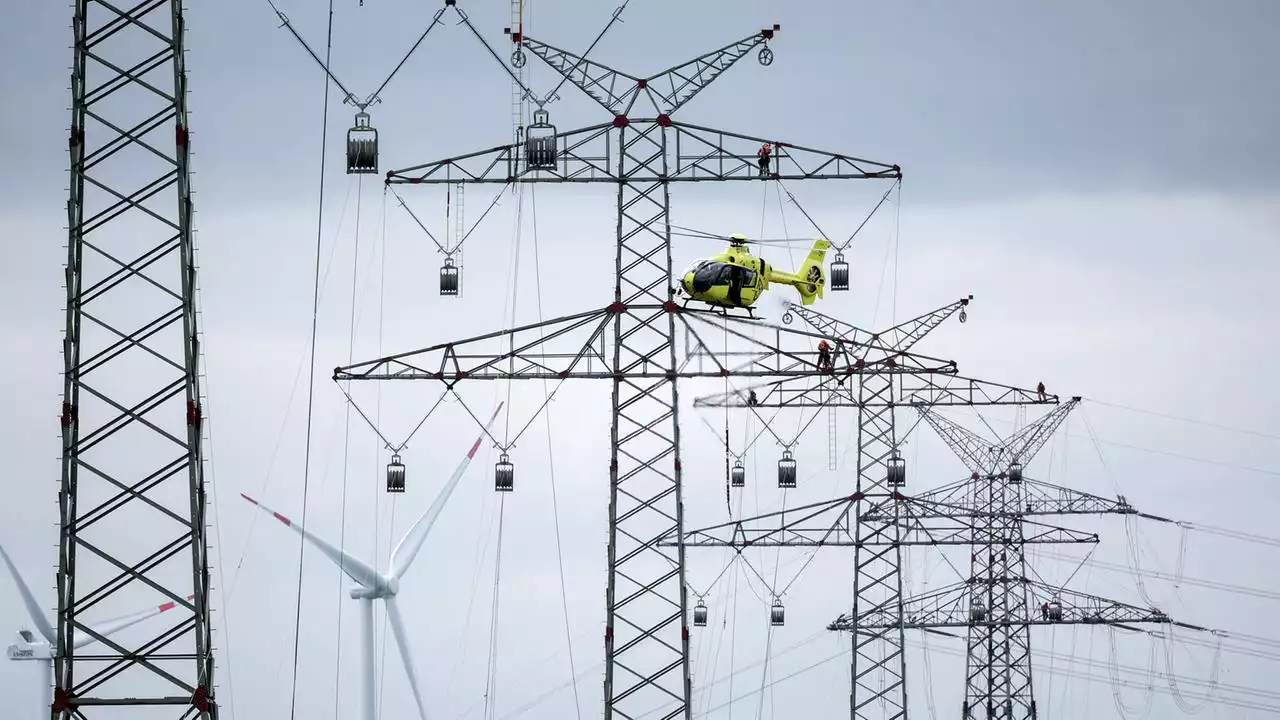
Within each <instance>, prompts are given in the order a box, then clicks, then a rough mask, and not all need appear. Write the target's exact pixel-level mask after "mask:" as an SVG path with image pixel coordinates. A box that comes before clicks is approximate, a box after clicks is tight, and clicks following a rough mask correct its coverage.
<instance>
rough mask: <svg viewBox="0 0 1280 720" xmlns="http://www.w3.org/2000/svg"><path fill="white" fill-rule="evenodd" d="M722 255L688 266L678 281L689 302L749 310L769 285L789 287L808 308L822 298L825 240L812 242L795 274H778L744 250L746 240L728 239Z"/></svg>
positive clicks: (743, 236) (827, 245)
mask: <svg viewBox="0 0 1280 720" xmlns="http://www.w3.org/2000/svg"><path fill="white" fill-rule="evenodd" d="M728 240H729V247H727V248H725V250H724V252H722V253H720V254H719V255H715V256H713V257H710V258H706V259H704V260H699V261H697V262H695V263H694V264H693V265H691V266H690V267H689V268H688V269H687V270H685V271H684V274H683V275H682V276H681V279H680V289H681V290H683V294H685V295H687V296H688V297H689V298H690V299H692V300H699V301H701V302H705V303H707V304H708V305H713V306H716V307H722V308H747V309H750V308H751V306H752V305H753V304H755V302H756V300H759V299H760V296H761V295H764V292H765V291H766V290H768V289H769V283H779V284H783V285H790V286H792V287H794V288H795V289H796V290H797V291H799V293H800V302H801V303H802V304H804V305H811V304H813V301H814V300H815V299H817V298H820V297H822V291H823V289H824V288H825V287H826V284H827V278H826V274H825V273H824V272H823V271H822V259H823V256H824V255H825V254H826V252H827V249H828V248H830V247H831V243H830V242H828V241H827V240H826V239H824V238H818V239H817V240H814V242H813V248H812V249H811V250H809V255H808V256H807V257H806V258H805V259H804V262H803V263H801V264H800V268H799V269H798V270H796V271H795V272H794V273H789V272H784V271H782V270H779V269H777V268H775V267H773V266H772V265H770V264H769V263H767V262H765V260H764V258H762V257H758V256H756V255H752V254H751V251H750V250H749V249H747V243H748V242H750V241H748V240H747V238H746V236H745V235H743V234H741V233H734V234H733V235H730V236H729V237H728Z"/></svg>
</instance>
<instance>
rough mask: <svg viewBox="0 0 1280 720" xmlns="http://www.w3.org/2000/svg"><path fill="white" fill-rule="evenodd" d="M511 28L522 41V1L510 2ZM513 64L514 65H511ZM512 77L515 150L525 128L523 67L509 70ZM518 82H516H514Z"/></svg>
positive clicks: (522, 142)
mask: <svg viewBox="0 0 1280 720" xmlns="http://www.w3.org/2000/svg"><path fill="white" fill-rule="evenodd" d="M511 27H512V28H514V29H515V30H516V32H519V33H521V36H520V38H521V40H522V41H523V39H524V35H523V33H524V0H511ZM521 47H522V46H521V45H520V44H519V43H517V44H516V48H515V49H516V50H517V51H519V50H520V48H521ZM513 64H514V63H513ZM511 72H512V74H513V75H514V77H513V78H512V80H511V135H512V138H513V140H512V141H513V142H514V143H515V144H516V146H517V150H519V148H520V147H522V146H523V145H524V126H525V122H524V120H525V107H524V105H525V99H524V91H523V90H522V89H521V87H520V85H521V83H523V82H524V65H523V64H521V66H520V67H513V68H511ZM517 79H518V80H519V82H517V81H516V80H517ZM523 154H524V153H523V152H520V153H518V155H517V157H522V156H523Z"/></svg>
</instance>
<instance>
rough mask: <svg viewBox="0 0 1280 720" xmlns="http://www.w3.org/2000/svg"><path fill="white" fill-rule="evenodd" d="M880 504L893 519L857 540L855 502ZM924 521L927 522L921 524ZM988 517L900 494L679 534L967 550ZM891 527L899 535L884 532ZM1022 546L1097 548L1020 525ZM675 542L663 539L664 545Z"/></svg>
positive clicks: (1075, 536) (1076, 535) (776, 543)
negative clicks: (890, 509) (893, 512)
mask: <svg viewBox="0 0 1280 720" xmlns="http://www.w3.org/2000/svg"><path fill="white" fill-rule="evenodd" d="M877 496H879V497H880V498H883V500H884V502H886V503H892V504H894V505H895V506H897V507H898V509H899V513H898V514H897V516H896V517H890V518H888V519H886V520H884V521H883V522H882V523H881V524H882V525H883V526H884V531H883V532H880V533H878V534H875V535H874V536H870V537H869V536H867V535H864V536H863V537H861V538H858V537H856V535H855V533H854V527H853V525H854V524H853V522H852V518H853V514H854V508H855V507H856V504H857V503H858V501H859V500H863V499H875V498H876V497H877ZM926 520H928V522H925V521H926ZM990 520H991V518H990V517H989V516H984V515H977V514H973V513H966V512H965V511H964V509H963V508H960V507H956V506H949V505H944V504H941V503H937V502H933V501H921V500H919V499H917V498H913V497H909V496H906V495H903V494H901V493H897V492H894V493H878V492H877V493H862V492H855V493H853V494H852V495H848V496H846V497H840V498H835V499H834V500H826V501H822V502H817V503H811V504H809V505H803V506H801V507H797V508H793V509H790V510H780V511H777V512H771V513H766V514H764V515H758V516H756V517H751V518H743V519H739V520H733V521H730V522H727V523H721V524H719V525H713V526H711V527H707V528H701V529H698V530H690V531H688V532H686V533H685V534H684V544H685V546H686V547H732V548H736V549H738V550H744V549H746V548H749V547H853V546H896V545H969V544H971V543H972V542H973V538H974V537H975V536H981V535H984V534H986V535H990V536H992V537H995V533H996V531H995V530H993V528H992V526H991V523H990ZM894 526H896V529H897V530H898V532H896V533H891V532H888V530H889V529H890V527H894ZM1025 526H1026V527H1027V535H1026V536H1025V537H1024V538H1023V539H1022V542H1023V543H1025V544H1055V545H1056V544H1079V543H1084V544H1096V543H1097V542H1098V536H1097V534H1095V533H1085V532H1080V531H1078V530H1072V529H1069V528H1062V527H1055V526H1052V525H1045V524H1041V523H1032V522H1028V523H1025ZM676 542H677V540H676V538H674V537H667V538H665V539H664V540H663V544H664V545H674V544H676Z"/></svg>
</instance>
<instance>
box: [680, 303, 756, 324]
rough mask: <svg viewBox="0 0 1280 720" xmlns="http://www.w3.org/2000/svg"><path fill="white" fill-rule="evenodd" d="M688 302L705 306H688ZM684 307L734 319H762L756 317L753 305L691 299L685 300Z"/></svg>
mask: <svg viewBox="0 0 1280 720" xmlns="http://www.w3.org/2000/svg"><path fill="white" fill-rule="evenodd" d="M690 302H698V303H699V304H700V305H704V306H705V307H695V308H689V303H690ZM684 307H685V309H692V310H693V311H694V312H706V313H711V314H714V315H721V316H724V317H727V318H733V319H735V320H755V321H759V320H763V319H764V318H760V317H756V312H755V308H753V307H740V306H736V305H732V306H731V305H719V304H716V303H709V302H706V301H703V300H698V301H694V300H692V299H689V300H685V301H684Z"/></svg>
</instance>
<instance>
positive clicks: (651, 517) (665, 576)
mask: <svg viewBox="0 0 1280 720" xmlns="http://www.w3.org/2000/svg"><path fill="white" fill-rule="evenodd" d="M777 30H778V26H776V25H775V26H773V27H772V28H769V29H765V30H762V31H758V32H755V33H753V34H751V35H749V36H747V37H745V38H743V39H741V40H738V41H735V42H733V43H730V44H728V45H726V46H724V47H721V48H719V49H717V50H714V51H712V52H710V53H707V54H705V55H702V56H699V57H697V58H694V59H692V60H690V61H688V62H686V63H683V64H681V65H678V66H676V67H673V68H671V69H669V70H665V71H663V72H660V73H657V74H654V75H650V76H647V77H638V76H634V75H628V74H626V73H622V72H619V71H617V70H614V69H612V68H609V67H606V66H604V65H601V64H600V63H596V62H594V61H591V60H588V59H587V58H584V57H581V56H578V55H575V54H573V53H569V52H566V51H563V50H559V49H557V48H554V47H552V46H550V45H547V44H545V43H541V42H539V41H536V40H534V39H532V38H528V37H525V36H523V35H522V34H521V33H520V32H516V33H514V34H513V35H512V40H513V41H514V42H515V43H516V44H517V45H518V48H517V49H518V50H519V51H520V52H521V53H522V52H523V51H525V50H527V51H529V52H531V53H532V54H534V55H536V56H538V57H539V58H540V59H541V60H542V61H544V62H545V63H546V64H547V65H549V66H550V67H551V68H552V69H554V70H555V71H556V72H557V73H559V74H560V75H561V76H562V77H564V78H565V79H566V80H567V81H568V82H570V83H572V84H574V85H575V86H577V87H578V88H579V89H581V90H582V91H583V92H584V93H586V94H587V95H588V96H590V97H591V98H592V99H593V100H595V101H596V102H597V103H598V104H599V105H601V106H602V107H603V108H604V109H605V110H606V111H607V112H608V113H609V119H608V121H607V122H604V123H601V124H597V125H592V126H589V127H584V128H581V129H576V130H570V131H566V132H556V129H555V128H554V126H552V125H551V123H550V119H549V117H548V116H547V115H546V114H545V110H544V111H541V114H538V115H536V116H535V123H534V124H533V125H531V126H530V127H529V128H527V129H526V133H525V140H524V142H523V143H522V144H503V145H499V146H497V147H494V148H492V149H489V150H482V151H479V152H473V153H470V154H467V155H462V156H460V157H455V158H450V159H447V160H442V161H437V162H432V163H426V164H421V165H417V166H414V167H410V168H405V169H402V170H393V171H390V172H389V173H388V175H387V182H388V183H391V184H433V183H440V184H443V183H455V182H463V183H495V184H508V183H607V184H612V185H615V186H616V187H617V188H618V190H617V192H618V195H617V218H618V220H617V255H616V260H615V278H616V282H615V286H614V293H613V299H612V302H610V303H609V304H608V305H606V306H605V307H602V308H599V309H595V310H590V311H587V312H584V313H579V314H576V315H570V316H566V317H561V318H556V319H553V320H548V321H546V322H542V323H538V324H533V325H526V326H523V327H518V328H514V329H512V330H509V331H505V332H498V333H492V334H489V335H483V336H480V337H475V338H469V339H466V340H462V341H458V342H451V343H445V344H441V345H437V346H435V347H431V348H426V349H423V350H418V351H412V352H408V353H401V354H397V355H392V356H389V357H384V358H379V359H377V360H374V361H371V362H366V363H359V364H356V365H353V366H351V367H346V368H338V369H337V370H336V371H335V374H334V378H335V380H340V381H346V380H392V379H395V380H406V379H419V380H432V381H436V382H441V383H443V384H444V385H446V386H448V387H452V386H454V385H456V384H457V383H459V382H461V381H463V380H466V381H477V380H479V381H484V380H489V381H493V380H515V379H550V380H567V379H570V378H574V379H592V378H594V379H601V380H608V381H610V382H611V383H612V386H613V388H612V396H611V403H612V409H613V421H612V427H611V431H610V438H611V439H610V444H611V453H610V466H609V484H610V502H609V547H608V557H609V568H608V586H607V590H606V625H605V633H604V643H605V677H604V702H605V709H604V717H605V718H606V720H611V719H612V718H615V717H616V718H627V717H637V716H639V715H641V714H646V715H647V714H652V715H653V716H655V717H659V718H675V717H684V718H689V717H690V716H691V705H690V702H689V699H690V693H691V689H690V683H689V646H688V642H689V631H688V626H687V623H686V620H685V618H686V609H687V602H686V593H685V582H684V549H683V547H679V546H677V547H668V546H662V545H660V544H659V540H660V539H662V538H664V537H667V536H669V535H671V534H673V533H674V534H676V535H679V534H680V533H681V531H682V530H683V527H684V519H683V509H682V508H683V506H682V502H681V498H682V492H683V484H682V472H681V464H680V427H679V410H678V405H679V395H678V392H677V382H678V380H680V379H682V378H690V377H725V376H732V375H735V374H737V375H741V376H746V377H809V376H812V375H813V374H814V370H813V363H812V361H811V360H810V359H809V356H811V355H812V351H811V349H812V347H813V343H814V342H816V336H815V334H812V333H803V332H797V331H792V330H788V329H785V328H777V329H776V330H777V332H778V333H779V340H778V341H777V342H776V343H774V344H772V345H770V344H768V343H759V344H757V347H758V348H760V349H761V351H762V353H761V358H760V359H759V361H758V362H757V363H755V364H754V365H753V366H752V367H751V368H747V369H743V370H741V371H738V372H735V371H731V370H729V368H728V367H727V366H725V365H724V363H723V362H720V361H717V362H716V363H715V364H716V366H717V367H716V369H715V370H713V371H695V370H690V369H687V368H684V367H683V366H682V365H681V364H680V363H678V362H677V347H676V346H677V342H676V341H677V335H676V327H677V325H678V326H680V327H682V328H683V329H685V330H687V331H689V332H690V333H691V335H692V336H693V337H695V338H697V339H696V341H695V342H697V343H698V344H699V345H700V346H705V345H706V343H703V342H702V340H701V338H700V336H699V335H698V328H701V330H702V332H704V333H705V332H710V331H712V330H714V329H720V328H719V326H718V323H717V320H719V319H721V315H719V314H713V313H711V312H706V311H700V310H696V309H691V308H686V307H684V306H682V305H681V304H679V303H677V302H676V300H675V292H674V288H673V287H672V265H671V229H670V219H669V213H670V205H671V200H670V189H671V187H672V186H675V185H681V184H684V183H690V182H707V181H713V182H714V181H729V182H751V181H757V182H759V181H768V180H810V179H826V180H831V179H859V180H865V179H887V180H897V179H899V178H900V177H901V171H900V170H899V168H898V167H897V166H896V165H892V164H885V163H878V162H872V161H867V160H861V159H858V158H856V157H853V156H850V155H843V154H839V153H832V152H827V151H822V150H814V149H810V148H805V147H802V146H798V145H794V144H791V143H782V142H778V141H777V140H774V139H766V138H759V137H753V136H750V135H745V134H740V133H735V132H729V131H726V130H716V129H712V128H707V127H702V126H695V125H688V124H684V123H681V122H678V121H676V120H675V119H673V115H674V114H675V113H676V112H677V111H678V110H679V109H680V108H681V107H683V106H684V104H685V103H687V102H688V101H689V100H690V99H691V98H693V97H694V96H695V95H697V94H698V93H699V92H701V91H702V90H703V89H705V88H706V87H707V86H708V85H709V84H710V83H712V82H713V81H714V80H715V79H716V78H718V77H719V76H720V75H721V74H722V73H723V72H725V71H726V70H727V69H728V68H729V67H731V66H732V65H733V64H734V63H736V62H737V61H738V60H740V59H741V58H743V57H745V56H746V55H747V54H748V53H749V52H751V51H752V50H754V49H757V48H758V50H759V55H758V58H759V60H760V62H761V64H763V65H767V64H769V63H771V62H772V60H773V53H772V50H771V49H770V48H769V47H768V46H767V44H768V42H769V40H771V39H772V38H773V36H774V33H775V32H776V31H777ZM513 77H515V76H513ZM640 113H651V114H650V115H648V116H647V117H646V116H644V115H641V114H640ZM765 142H770V143H772V144H773V145H774V147H775V148H776V149H775V152H774V154H773V165H772V167H771V169H770V172H769V173H767V174H762V173H761V172H760V170H759V169H758V165H757V162H756V161H757V152H756V151H757V149H758V148H759V147H760V146H761V145H762V144H764V143H765ZM744 322H745V321H743V320H741V319H737V318H723V323H724V326H725V327H728V326H729V325H730V324H732V325H733V326H734V328H735V331H737V332H742V330H743V329H744V328H745V327H747V325H744V324H743V323H744ZM749 326H750V327H752V328H758V327H760V325H759V324H756V323H751V324H750V325H749ZM744 334H745V333H744ZM784 336H785V341H784V340H783V339H782V338H783V337H784ZM801 348H803V349H801ZM912 362H913V363H914V365H913V367H915V368H916V371H917V372H920V373H926V372H927V373H939V374H947V373H952V372H954V367H952V366H950V365H948V364H946V363H933V362H932V361H930V360H928V359H919V358H916V359H913V360H912ZM504 449H505V448H504Z"/></svg>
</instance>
